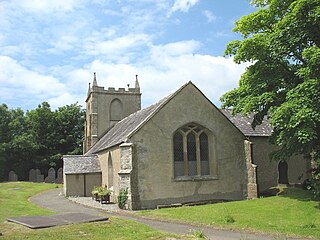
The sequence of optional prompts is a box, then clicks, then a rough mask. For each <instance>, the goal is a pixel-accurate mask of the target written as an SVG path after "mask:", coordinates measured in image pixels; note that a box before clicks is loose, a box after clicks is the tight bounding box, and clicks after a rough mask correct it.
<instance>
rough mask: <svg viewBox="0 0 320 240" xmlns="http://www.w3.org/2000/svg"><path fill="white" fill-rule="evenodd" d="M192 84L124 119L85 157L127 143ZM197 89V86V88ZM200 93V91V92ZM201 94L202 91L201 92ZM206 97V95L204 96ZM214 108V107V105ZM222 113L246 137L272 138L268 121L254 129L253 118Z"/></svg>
mask: <svg viewBox="0 0 320 240" xmlns="http://www.w3.org/2000/svg"><path fill="white" fill-rule="evenodd" d="M188 84H192V83H191V82H188V83H186V84H185V85H183V86H182V87H181V88H179V89H178V90H177V91H176V92H174V93H172V94H170V95H169V96H167V97H165V98H163V99H162V100H160V101H159V102H157V103H155V104H153V105H151V106H149V107H147V108H145V109H142V110H140V111H137V112H135V113H133V114H131V115H129V116H128V117H126V118H124V119H123V120H121V121H120V122H118V123H117V124H115V126H114V127H113V128H111V129H110V130H109V131H108V132H107V133H106V134H105V135H104V136H103V137H102V138H100V139H99V140H98V142H97V143H96V144H95V145H93V146H92V147H91V148H90V149H89V151H88V152H86V153H85V156H90V155H92V154H95V153H98V152H100V151H103V150H105V149H108V148H110V147H113V146H117V145H119V144H121V143H124V142H126V140H127V139H128V138H129V137H130V136H131V135H132V134H133V133H134V132H135V131H136V130H138V129H139V128H140V126H142V125H143V124H144V123H145V122H147V121H148V120H149V119H150V118H151V117H152V116H153V115H154V114H155V113H156V112H157V111H158V110H159V109H161V108H162V106H164V105H165V104H166V103H167V102H168V101H169V100H170V99H171V98H173V97H174V96H175V95H176V94H177V93H178V92H180V91H181V90H182V89H183V88H184V87H185V86H187V85H188ZM194 86H195V85H194ZM195 87H196V86H195ZM199 91H200V90H199ZM200 92H201V91H200ZM203 96H204V97H206V96H205V95H203ZM209 101H210V100H209ZM213 106H214V105H213ZM220 111H221V112H222V113H223V114H224V115H225V116H226V117H227V118H228V119H229V120H230V121H231V122H232V123H233V124H234V125H235V126H236V127H237V128H238V129H239V130H240V131H241V132H242V133H243V134H244V135H245V136H270V135H271V133H272V128H271V125H270V123H269V122H268V121H265V122H264V123H263V124H261V125H259V126H257V127H256V129H255V130H254V129H252V127H251V122H252V116H242V115H239V114H238V115H235V116H233V115H232V114H231V111H230V110H225V109H222V110H221V109H220Z"/></svg>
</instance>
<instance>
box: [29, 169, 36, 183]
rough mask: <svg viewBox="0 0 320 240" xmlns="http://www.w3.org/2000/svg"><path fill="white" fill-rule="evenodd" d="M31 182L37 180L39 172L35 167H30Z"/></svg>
mask: <svg viewBox="0 0 320 240" xmlns="http://www.w3.org/2000/svg"><path fill="white" fill-rule="evenodd" d="M29 182H37V173H36V170H34V169H30V171H29Z"/></svg>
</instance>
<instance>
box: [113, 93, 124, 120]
mask: <svg viewBox="0 0 320 240" xmlns="http://www.w3.org/2000/svg"><path fill="white" fill-rule="evenodd" d="M121 119H122V102H121V101H120V100H119V99H117V98H116V99H114V100H112V102H111V104H110V120H111V121H120V120H121Z"/></svg>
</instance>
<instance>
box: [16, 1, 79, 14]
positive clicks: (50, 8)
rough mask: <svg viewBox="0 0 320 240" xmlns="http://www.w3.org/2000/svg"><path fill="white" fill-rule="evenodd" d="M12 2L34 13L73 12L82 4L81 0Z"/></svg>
mask: <svg viewBox="0 0 320 240" xmlns="http://www.w3.org/2000/svg"><path fill="white" fill-rule="evenodd" d="M12 4H13V5H15V6H18V7H19V8H22V9H24V10H25V11H27V12H32V13H49V12H54V11H62V12H71V11H73V10H74V9H75V8H76V7H77V6H79V5H81V2H80V1H79V0H54V1H52V0H23V1H21V0H15V1H12Z"/></svg>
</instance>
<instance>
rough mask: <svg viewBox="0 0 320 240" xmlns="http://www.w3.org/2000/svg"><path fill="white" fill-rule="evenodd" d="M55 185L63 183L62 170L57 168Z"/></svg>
mask: <svg viewBox="0 0 320 240" xmlns="http://www.w3.org/2000/svg"><path fill="white" fill-rule="evenodd" d="M56 183H59V184H62V183H63V170H62V168H59V169H58V171H57V179H56Z"/></svg>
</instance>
